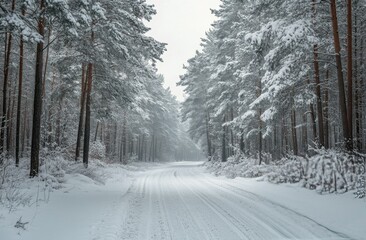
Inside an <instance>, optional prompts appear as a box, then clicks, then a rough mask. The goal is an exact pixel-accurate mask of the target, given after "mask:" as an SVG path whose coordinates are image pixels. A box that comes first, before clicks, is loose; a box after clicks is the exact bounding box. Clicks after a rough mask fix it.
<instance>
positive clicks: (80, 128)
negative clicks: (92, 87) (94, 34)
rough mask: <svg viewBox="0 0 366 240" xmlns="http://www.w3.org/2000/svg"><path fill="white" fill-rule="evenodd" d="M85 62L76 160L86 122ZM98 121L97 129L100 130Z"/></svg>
mask: <svg viewBox="0 0 366 240" xmlns="http://www.w3.org/2000/svg"><path fill="white" fill-rule="evenodd" d="M85 72H86V70H85V64H84V63H83V64H82V70H81V99H80V114H79V126H78V135H77V139H76V151H75V161H77V160H78V159H79V157H80V146H81V137H82V135H83V122H84V112H85V110H84V109H85V93H86V86H87V85H86V83H87V81H86V79H85V75H86V74H85ZM98 124H99V123H97V130H98Z"/></svg>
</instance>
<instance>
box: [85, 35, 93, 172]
mask: <svg viewBox="0 0 366 240" xmlns="http://www.w3.org/2000/svg"><path fill="white" fill-rule="evenodd" d="M92 35H93V34H92ZM92 38H93V37H92ZM87 72H88V76H87V80H86V81H87V90H86V107H85V130H84V149H83V164H84V167H85V168H87V167H88V164H89V143H90V115H91V108H90V105H91V91H92V86H93V63H89V64H88V70H87Z"/></svg>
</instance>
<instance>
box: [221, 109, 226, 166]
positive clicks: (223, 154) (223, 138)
mask: <svg viewBox="0 0 366 240" xmlns="http://www.w3.org/2000/svg"><path fill="white" fill-rule="evenodd" d="M225 122H226V115H225V116H224V121H223V124H225ZM226 160H227V154H226V128H225V126H223V127H222V146H221V161H222V162H226Z"/></svg>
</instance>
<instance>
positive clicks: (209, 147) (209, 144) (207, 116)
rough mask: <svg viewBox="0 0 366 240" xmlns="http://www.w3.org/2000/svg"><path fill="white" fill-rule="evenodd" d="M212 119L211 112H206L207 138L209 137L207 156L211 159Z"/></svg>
mask: <svg viewBox="0 0 366 240" xmlns="http://www.w3.org/2000/svg"><path fill="white" fill-rule="evenodd" d="M209 124H210V119H209V114H208V113H207V114H206V139H207V155H208V156H207V157H208V159H209V160H211V157H212V152H211V139H210V126H209Z"/></svg>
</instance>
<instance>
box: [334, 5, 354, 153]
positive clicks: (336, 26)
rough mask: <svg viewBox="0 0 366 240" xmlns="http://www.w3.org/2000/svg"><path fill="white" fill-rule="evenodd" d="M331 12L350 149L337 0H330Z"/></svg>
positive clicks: (344, 133) (344, 125)
mask: <svg viewBox="0 0 366 240" xmlns="http://www.w3.org/2000/svg"><path fill="white" fill-rule="evenodd" d="M330 12H331V17H332V27H333V40H334V49H335V58H336V65H337V78H338V90H339V105H340V109H341V115H342V127H343V137H344V141H345V144H346V149H347V150H348V151H351V150H352V143H351V139H350V137H351V135H350V130H349V124H348V114H347V105H346V95H345V88H344V80H343V67H342V58H341V44H340V38H339V31H338V19H337V5H336V0H330Z"/></svg>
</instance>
